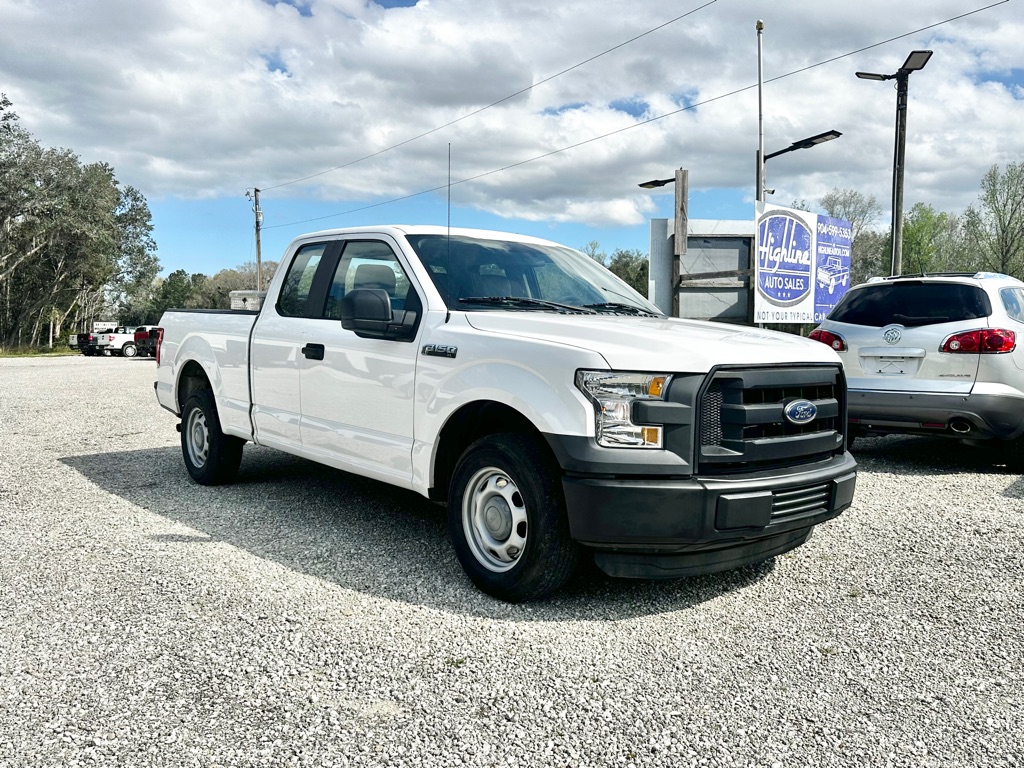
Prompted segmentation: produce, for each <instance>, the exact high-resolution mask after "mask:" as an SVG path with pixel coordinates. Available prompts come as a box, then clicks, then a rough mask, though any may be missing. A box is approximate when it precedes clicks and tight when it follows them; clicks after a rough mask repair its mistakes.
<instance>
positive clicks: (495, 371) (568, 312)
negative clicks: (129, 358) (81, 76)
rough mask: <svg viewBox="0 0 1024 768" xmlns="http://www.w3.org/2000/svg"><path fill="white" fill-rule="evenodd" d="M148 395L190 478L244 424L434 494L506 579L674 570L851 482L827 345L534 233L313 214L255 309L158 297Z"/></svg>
mask: <svg viewBox="0 0 1024 768" xmlns="http://www.w3.org/2000/svg"><path fill="white" fill-rule="evenodd" d="M160 327H161V328H162V329H163V330H162V333H161V335H160V338H159V340H158V342H157V343H158V347H157V362H158V367H157V380H156V382H155V388H156V395H157V398H158V400H159V402H160V404H161V405H163V406H164V407H165V408H166V409H168V410H169V411H171V412H172V413H174V414H175V415H176V416H178V417H180V419H181V423H180V424H179V427H178V428H179V430H180V432H181V447H182V456H183V458H184V463H185V467H186V468H187V470H188V472H189V474H190V475H191V476H192V478H194V479H195V480H196V481H197V482H199V483H203V484H216V483H223V482H228V481H230V480H231V479H232V478H233V477H234V475H235V473H236V472H237V470H238V468H239V465H240V461H241V458H242V449H243V445H244V444H245V443H246V442H250V441H251V442H254V443H257V444H259V445H263V446H270V447H272V448H276V449H279V450H282V451H286V452H288V453H291V454H295V455H298V456H303V457H306V458H308V459H311V460H313V461H317V462H321V463H323V464H326V465H330V466H332V467H337V468H340V469H343V470H346V471H348V472H353V473H356V474H359V475H362V476H365V477H369V478H374V479H377V480H381V481H383V482H386V483H391V484H393V485H396V486H400V487H402V488H407V489H412V490H414V491H416V492H418V493H420V494H422V495H423V496H425V497H427V498H430V499H433V500H436V501H438V502H442V503H445V504H446V505H447V510H448V512H447V516H448V529H449V533H450V536H451V539H452V543H453V546H454V548H455V552H456V554H457V556H458V558H459V561H460V562H461V564H462V566H463V568H464V569H465V571H466V573H467V574H468V576H469V577H470V579H471V580H472V581H473V582H474V583H475V584H476V585H477V586H478V587H479V588H480V589H482V590H484V591H485V592H488V593H490V594H491V595H494V596H496V597H499V598H501V599H504V600H509V601H522V600H529V599H533V598H538V597H541V596H543V595H547V594H549V593H551V592H553V591H555V590H557V589H558V588H560V587H561V586H562V585H563V584H564V583H565V582H566V581H567V580H568V579H569V577H570V576H571V575H572V573H573V571H574V569H575V568H576V566H577V564H578V563H579V562H580V560H581V558H582V557H583V556H584V555H588V556H590V555H592V556H593V558H594V559H595V561H596V563H597V565H598V566H599V567H600V568H601V569H602V570H603V571H605V572H606V573H608V574H611V575H613V576H622V577H640V578H665V577H676V576H685V575H691V574H700V573H709V572H715V571H721V570H725V569H730V568H734V567H737V566H741V565H744V564H747V563H754V562H759V561H763V560H766V559H769V558H772V557H774V556H776V555H778V554H780V553H783V552H786V551H788V550H790V549H793V548H794V547H797V546H799V545H800V544H802V543H803V542H804V541H805V540H806V539H807V538H808V536H809V535H810V533H811V531H812V529H813V527H814V526H815V525H817V524H818V523H821V522H823V521H825V520H829V519H830V518H833V517H835V516H836V515H838V514H840V512H842V511H843V510H844V509H846V508H847V507H849V505H850V504H851V501H852V499H853V492H854V485H855V476H856V463H855V461H854V460H853V458H852V457H851V456H850V454H849V453H848V452H847V450H846V437H845V430H846V385H845V381H844V378H843V370H842V367H841V365H840V362H839V359H838V356H837V355H836V354H835V352H833V351H832V350H831V349H830V348H828V347H827V346H825V345H823V344H819V343H817V342H815V341H812V340H809V339H804V338H800V337H798V336H792V335H786V334H780V333H775V332H771V331H764V330H759V329H757V328H748V327H742V326H735V325H723V324H715V323H705V322H695V321H686V320H681V319H677V318H671V317H666V316H665V315H664V314H663V313H661V312H660V311H659V310H658V309H657V307H655V306H654V305H653V304H651V303H649V302H648V301H647V300H646V299H644V298H643V297H642V296H640V295H639V294H638V293H636V292H635V291H633V290H632V289H631V288H630V287H629V286H627V285H626V284H625V283H624V282H622V281H621V280H619V279H618V278H617V277H615V276H614V275H612V274H611V273H610V272H609V271H608V270H606V269H605V268H604V267H602V266H600V265H599V264H597V262H595V261H594V260H593V259H590V258H588V257H587V256H585V255H583V254H581V253H579V252H578V251H574V250H572V249H569V248H566V247H564V246H560V245H558V244H556V243H552V242H549V241H545V240H540V239H536V238H532V237H525V236H518V235H510V234H503V233H496V232H488V231H480V230H465V229H451V230H448V229H446V228H443V227H429V226H374V227H360V228H352V229H340V230H331V231H326V232H318V233H314V234H309V235H304V236H302V237H299V238H297V239H296V240H294V241H293V242H292V243H291V245H290V246H289V247H288V250H287V252H286V253H285V256H284V258H283V259H282V261H281V265H280V267H279V268H278V271H277V274H276V275H275V277H274V278H273V280H272V282H271V284H270V286H269V288H268V292H267V296H266V300H265V301H264V302H263V305H262V307H261V308H260V310H259V311H250V312H247V311H229V310H171V311H168V312H167V313H165V314H164V316H163V317H162V318H161V320H160Z"/></svg>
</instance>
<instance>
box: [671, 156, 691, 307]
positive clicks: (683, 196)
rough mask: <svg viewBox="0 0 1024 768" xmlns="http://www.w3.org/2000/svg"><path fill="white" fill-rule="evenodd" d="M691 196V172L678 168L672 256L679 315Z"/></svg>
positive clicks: (674, 287) (674, 294)
mask: <svg viewBox="0 0 1024 768" xmlns="http://www.w3.org/2000/svg"><path fill="white" fill-rule="evenodd" d="M689 196H690V172H689V171H687V170H684V169H682V168H679V169H677V170H676V220H675V227H674V230H673V231H674V234H673V242H674V244H675V247H674V249H673V250H674V252H675V253H674V256H673V258H672V316H673V317H679V316H680V314H679V284H680V276H681V274H682V258H681V257H683V256H685V255H686V237H687V234H688V232H689V227H690V222H689V218H688V215H687V207H688V205H689V202H688V201H689Z"/></svg>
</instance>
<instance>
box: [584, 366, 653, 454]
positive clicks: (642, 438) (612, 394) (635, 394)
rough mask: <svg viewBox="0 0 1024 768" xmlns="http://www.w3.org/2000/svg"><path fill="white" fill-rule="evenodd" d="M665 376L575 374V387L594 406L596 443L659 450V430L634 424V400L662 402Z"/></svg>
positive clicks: (608, 373) (604, 372)
mask: <svg viewBox="0 0 1024 768" xmlns="http://www.w3.org/2000/svg"><path fill="white" fill-rule="evenodd" d="M671 378H672V377H671V376H670V375H669V374H667V373H616V372H611V371H577V372H576V386H577V387H579V388H580V389H581V390H582V391H583V393H584V394H585V395H586V396H587V397H588V398H590V401H591V402H592V403H593V404H594V412H595V424H596V428H595V432H596V433H597V444H598V445H601V446H604V447H605V448H661V447H662V428H661V427H660V426H641V425H639V424H634V423H633V401H635V400H663V399H664V393H665V391H666V390H667V389H668V383H669V381H670V380H671Z"/></svg>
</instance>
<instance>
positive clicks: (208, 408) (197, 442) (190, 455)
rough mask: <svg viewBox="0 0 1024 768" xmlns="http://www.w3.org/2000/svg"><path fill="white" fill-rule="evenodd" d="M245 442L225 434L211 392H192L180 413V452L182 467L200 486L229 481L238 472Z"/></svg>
mask: <svg viewBox="0 0 1024 768" xmlns="http://www.w3.org/2000/svg"><path fill="white" fill-rule="evenodd" d="M244 445H245V441H244V440H242V439H241V438H240V437H235V436H233V435H225V434H224V432H222V431H221V428H220V417H219V416H218V415H217V405H216V403H215V401H214V399H213V393H212V392H211V391H210V390H208V389H200V390H197V391H196V392H194V393H193V394H192V395H191V396H190V397H189V399H188V400H186V401H185V407H184V408H183V409H182V412H181V455H182V458H183V459H184V460H185V469H187V470H188V473H189V475H191V476H192V479H193V480H195V481H196V482H197V483H199V484H200V485H221V484H223V483H229V482H231V481H232V480H233V479H234V478H235V475H236V474H238V465H239V464H241V463H242V448H243V446H244Z"/></svg>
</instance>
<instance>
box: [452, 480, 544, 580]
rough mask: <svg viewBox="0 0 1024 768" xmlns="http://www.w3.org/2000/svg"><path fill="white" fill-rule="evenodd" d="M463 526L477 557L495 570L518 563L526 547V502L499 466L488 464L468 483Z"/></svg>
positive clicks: (464, 502) (504, 568) (464, 498)
mask: <svg viewBox="0 0 1024 768" xmlns="http://www.w3.org/2000/svg"><path fill="white" fill-rule="evenodd" d="M462 527H463V530H464V531H465V534H466V541H467V542H468V544H469V547H470V549H471V550H472V552H473V556H474V557H475V558H476V559H477V561H478V562H479V563H480V564H481V565H482V566H484V567H485V568H487V569H488V570H489V571H494V572H495V573H502V572H504V571H507V570H509V569H511V568H512V567H513V566H515V564H516V561H517V560H518V558H519V556H520V555H521V554H522V553H523V549H524V548H525V547H526V537H527V535H528V532H529V531H528V526H527V516H526V505H525V503H524V502H523V495H522V494H521V493H520V492H519V487H518V486H517V485H516V484H515V482H514V481H513V480H512V478H510V477H509V476H508V474H506V473H505V472H503V471H502V470H500V469H498V468H497V467H484V468H483V469H481V470H479V471H478V472H476V474H474V475H473V477H472V478H470V480H469V483H468V484H467V486H466V494H465V496H464V497H463V499H462Z"/></svg>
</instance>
